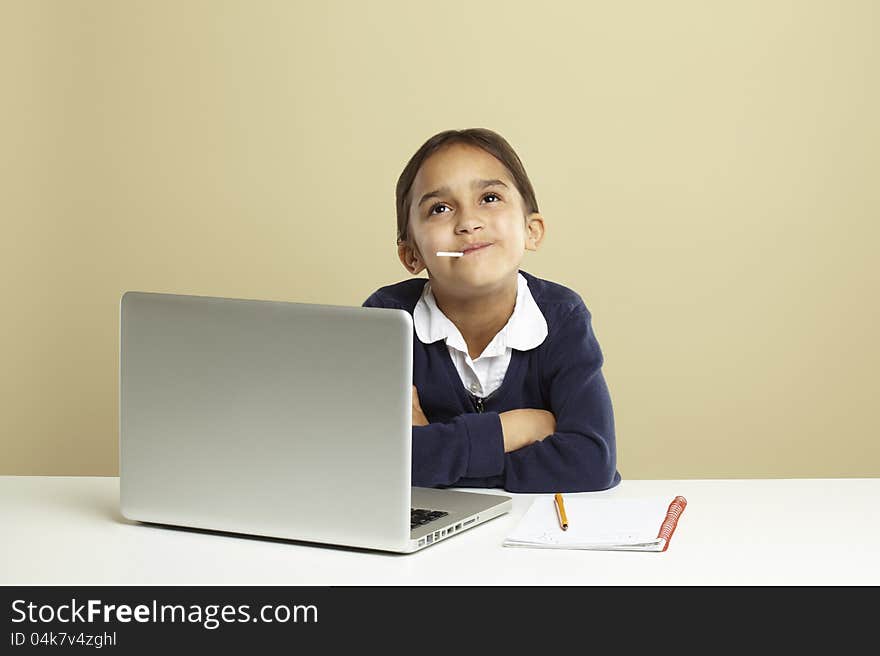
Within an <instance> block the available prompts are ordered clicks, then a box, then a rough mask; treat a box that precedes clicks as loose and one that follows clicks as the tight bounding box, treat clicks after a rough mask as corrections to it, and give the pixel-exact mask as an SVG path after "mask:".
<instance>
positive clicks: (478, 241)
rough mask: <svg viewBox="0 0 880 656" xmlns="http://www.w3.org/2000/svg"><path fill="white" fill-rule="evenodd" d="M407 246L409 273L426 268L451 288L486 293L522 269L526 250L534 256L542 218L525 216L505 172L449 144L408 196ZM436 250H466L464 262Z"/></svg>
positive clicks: (488, 158)
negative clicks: (482, 290)
mask: <svg viewBox="0 0 880 656" xmlns="http://www.w3.org/2000/svg"><path fill="white" fill-rule="evenodd" d="M410 193H411V199H412V204H411V208H410V213H409V227H408V232H409V239H410V242H411V244H412V243H413V242H414V246H415V247H414V248H413V247H412V246H411V244H400V245H399V247H398V254H399V256H400V259H401V262H403V264H404V266H405V267H406V268H407V270H408V271H410V273H413V274H416V273H419V272H420V271H421V270H422V269H424V268H427V269H428V273H429V274H430V277H431V279H432V280H434V279H437V281H438V282H440V283H441V284H443V285H444V286H446V285H449V288H450V289H470V290H475V289H479V288H484V289H490V288H492V287H496V286H497V285H498V284H499V283H500V282H507V281H509V280H510V277H511V276H513V275H515V273H516V272H517V270H518V269H519V265H520V262H521V261H522V258H523V255H524V252H525V250H537V249H538V244H539V243H540V241H541V238H542V237H543V232H544V225H543V219H542V218H541V216H540V215H539V214H537V213H533V214H531V215H529V217H528V221H527V217H526V215H525V210H524V206H523V200H522V198H521V196H520V194H519V192H518V191H517V189H516V186H515V184H514V182H513V179H512V177H511V176H510V174H509V172H508V171H507V168H506V167H505V166H504V164H502V163H501V162H500V161H499V160H497V159H496V158H495V157H493V156H492V155H490V154H489V153H487V152H486V151H484V150H482V149H480V148H476V147H473V146H467V145H463V144H453V145H451V146H447V147H445V148H443V149H441V150H439V151H437V152H436V153H434V154H433V155H431V156H430V157H429V158H428V159H427V160H425V161H424V163H423V164H422V166H421V168H420V169H419V172H418V174H417V175H416V177H415V180H414V181H413V185H412V189H411V191H410ZM437 251H464V255H463V256H462V257H445V256H438V255H437Z"/></svg>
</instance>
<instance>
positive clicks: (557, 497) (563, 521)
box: [553, 492, 568, 531]
mask: <svg viewBox="0 0 880 656" xmlns="http://www.w3.org/2000/svg"><path fill="white" fill-rule="evenodd" d="M553 500H554V501H555V502H556V513H557V514H558V515H559V526H561V527H562V530H563V531H567V530H568V517H566V516H565V503H563V501H562V495H561V494H559V493H558V492H557V493H556V494H554V495H553Z"/></svg>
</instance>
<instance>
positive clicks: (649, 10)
mask: <svg viewBox="0 0 880 656" xmlns="http://www.w3.org/2000/svg"><path fill="white" fill-rule="evenodd" d="M878 24H880V4H878V3H876V2H873V1H871V0H865V1H861V2H858V1H854V0H848V1H843V2H835V1H832V0H828V1H827V2H806V1H791V2H781V1H771V2H767V1H765V0H759V1H755V0H750V1H746V2H744V1H737V2H703V1H693V2H680V1H674V2H663V3H659V2H651V1H645V2H552V1H551V2H540V3H535V2H532V1H531V0H528V1H517V2H511V1H510V0H506V1H504V2H472V1H463V2H456V1H449V0H447V1H446V2H443V3H441V4H440V5H438V4H436V3H433V4H425V3H413V2H409V1H400V2H397V1H395V2H388V1H380V2H357V1H354V0H352V1H350V2H341V1H336V2H267V1H265V0H264V1H248V2H245V1H241V2H195V1H192V0H190V1H185V0H184V1H181V0H173V1H167V0H166V1H149V2H148V1H146V0H145V1H143V2H131V1H119V0H109V1H103V2H99V1H94V2H86V1H82V0H79V1H74V0H69V1H68V0H58V1H56V2H38V1H34V0H22V1H21V2H10V1H6V0H0V85H2V86H0V101H2V102H0V107H2V119H0V143H2V147H0V180H2V183H0V184H2V199H0V203H2V205H0V220H2V233H0V285H2V289H0V293H2V302H3V305H2V308H3V313H2V321H0V354H2V366H0V398H2V412H0V473H2V474H72V475H74V474H90V475H114V474H116V473H117V457H118V451H117V422H118V412H117V375H118V325H117V313H118V301H119V297H120V295H121V294H122V293H123V292H124V291H125V290H130V289H133V290H143V291H167V292H177V293H195V294H204V295H222V296H235V297H240V298H260V299H275V300H292V301H306V302H321V303H331V304H343V305H359V304H360V303H361V302H362V301H363V300H364V299H365V298H366V297H367V296H368V295H369V294H370V293H371V292H372V291H373V290H375V289H376V288H377V287H379V286H381V285H385V284H389V283H392V282H396V281H398V280H403V279H405V278H406V277H407V276H408V274H407V273H406V272H405V271H404V269H403V268H402V266H401V265H400V263H399V262H398V261H397V258H396V255H395V244H394V234H395V232H394V231H395V223H394V184H395V182H396V180H397V176H398V175H399V173H400V171H401V170H402V168H403V166H404V164H405V163H406V161H407V160H408V158H409V157H410V156H411V155H412V153H413V152H414V151H415V150H416V149H417V148H418V146H419V145H421V143H422V142H423V141H424V140H426V139H427V138H428V137H429V136H431V135H432V134H434V133H436V132H438V131H440V130H444V129H448V128H464V127H476V126H480V127H489V128H491V129H494V130H496V131H498V132H499V133H501V134H502V135H504V136H505V137H506V138H507V139H508V140H509V141H510V143H511V144H512V145H513V147H514V148H515V149H516V150H517V151H518V153H519V155H520V157H521V158H522V159H523V162H524V163H525V166H526V169H527V171H528V172H529V174H530V176H531V178H532V182H533V183H534V186H535V189H536V193H537V198H538V203H539V207H540V209H541V211H542V212H543V214H544V216H545V217H546V220H547V228H548V234H547V238H546V241H545V243H544V246H543V247H542V249H541V251H540V252H538V253H528V254H527V255H526V257H525V259H524V261H523V265H522V268H523V269H525V270H527V271H529V272H531V273H533V274H535V275H538V276H540V277H543V278H548V279H550V280H554V281H557V282H560V283H562V284H565V285H568V286H570V287H572V288H573V289H575V290H576V291H578V292H579V293H580V294H581V295H582V296H583V298H584V300H585V301H586V303H587V306H588V307H589V308H590V310H591V311H592V312H593V316H594V327H595V330H596V333H597V335H598V337H599V341H600V344H601V345H602V348H603V350H604V352H605V356H606V364H605V375H606V378H607V380H608V383H609V386H610V388H611V393H612V399H613V401H614V407H615V416H616V422H617V436H618V451H619V466H620V471H621V473H622V475H623V476H624V477H625V478H714V477H801V476H803V477H836V476H843V477H850V476H877V475H878V474H880V447H878V424H880V422H878V418H877V411H876V409H875V406H873V404H874V402H875V401H876V398H875V397H876V396H877V389H878V384H877V372H878V369H880V345H878V339H877V335H876V333H875V329H876V326H877V323H878V314H880V313H878V302H877V299H878V296H880V293H878V292H880V266H878V264H877V261H876V255H875V250H876V248H877V245H878V243H880V242H878V237H880V228H878V219H880V184H878V172H880V156H878V153H880V129H878V121H877V117H878V116H880V93H878V86H880V48H878V47H877V42H876V29H877V26H878Z"/></svg>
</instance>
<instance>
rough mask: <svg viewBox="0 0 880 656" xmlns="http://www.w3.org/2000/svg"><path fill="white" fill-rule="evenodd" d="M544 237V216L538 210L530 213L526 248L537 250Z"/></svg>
mask: <svg viewBox="0 0 880 656" xmlns="http://www.w3.org/2000/svg"><path fill="white" fill-rule="evenodd" d="M543 239H544V217H542V216H541V215H540V214H538V213H537V212H532V213H531V214H529V216H528V219H527V221H526V250H528V251H536V250H538V246H540V245H541V241H542V240H543Z"/></svg>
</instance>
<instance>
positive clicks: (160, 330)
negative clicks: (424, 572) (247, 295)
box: [119, 291, 413, 551]
mask: <svg viewBox="0 0 880 656" xmlns="http://www.w3.org/2000/svg"><path fill="white" fill-rule="evenodd" d="M412 336H413V326H412V317H411V316H410V315H409V313H408V312H406V311H404V310H394V309H386V308H365V307H346V306H334V305H319V304H309V303H293V302H281V301H264V300H245V299H231V298H217V297H209V296H190V295H181V294H161V293H152V292H137V291H129V292H126V293H125V294H124V295H123V296H122V298H121V301H120V365H119V412H120V416H119V440H120V441H119V471H120V504H121V511H122V513H123V515H124V516H125V517H127V518H130V519H134V520H139V521H144V522H155V523H161V524H173V525H180V526H189V527H194V528H202V529H210V530H219V531H230V532H236V533H247V534H253V535H263V536H270V537H279V538H286V539H293V540H307V541H314V542H323V543H330V544H339V545H347V546H354V547H363V548H370V549H382V550H390V551H401V550H405V549H407V548H408V546H407V545H408V543H409V540H410V525H409V508H410V494H411V488H410V484H411V478H410V476H411V439H412V432H411V430H412V415H411V413H412V391H411V390H412V382H411V381H412Z"/></svg>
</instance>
